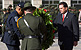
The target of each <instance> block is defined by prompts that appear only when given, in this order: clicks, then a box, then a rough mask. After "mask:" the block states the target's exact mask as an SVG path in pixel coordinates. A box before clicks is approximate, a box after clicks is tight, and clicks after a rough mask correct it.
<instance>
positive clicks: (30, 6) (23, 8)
mask: <svg viewBox="0 0 81 50" xmlns="http://www.w3.org/2000/svg"><path fill="white" fill-rule="evenodd" d="M29 8H33V9H36V7H35V6H29V7H24V8H23V10H26V9H29Z"/></svg>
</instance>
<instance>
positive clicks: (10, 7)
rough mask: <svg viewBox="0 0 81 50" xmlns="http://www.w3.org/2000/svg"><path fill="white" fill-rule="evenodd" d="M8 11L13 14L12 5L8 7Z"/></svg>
mask: <svg viewBox="0 0 81 50" xmlns="http://www.w3.org/2000/svg"><path fill="white" fill-rule="evenodd" d="M8 9H10V12H13V9H12V5H11V4H10V5H9V6H8Z"/></svg>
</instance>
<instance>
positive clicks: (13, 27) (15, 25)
mask: <svg viewBox="0 0 81 50" xmlns="http://www.w3.org/2000/svg"><path fill="white" fill-rule="evenodd" d="M10 23H11V24H12V29H13V31H14V32H15V33H16V34H17V36H18V37H20V32H19V30H18V28H17V24H16V21H15V19H14V18H12V19H11V22H10Z"/></svg>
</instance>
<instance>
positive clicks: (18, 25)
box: [17, 17, 22, 28]
mask: <svg viewBox="0 0 81 50" xmlns="http://www.w3.org/2000/svg"><path fill="white" fill-rule="evenodd" d="M21 18H22V17H20V18H18V20H17V28H19V25H18V22H19V20H20V19H21Z"/></svg>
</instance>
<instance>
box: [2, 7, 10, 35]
mask: <svg viewBox="0 0 81 50" xmlns="http://www.w3.org/2000/svg"><path fill="white" fill-rule="evenodd" d="M9 14H10V9H9V8H8V9H7V10H6V13H5V14H4V16H3V22H2V36H3V34H4V31H5V25H6V21H7V18H8V16H9Z"/></svg>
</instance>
